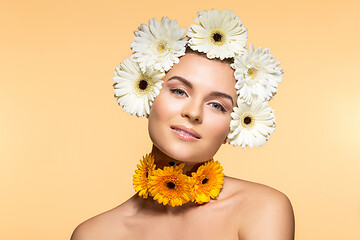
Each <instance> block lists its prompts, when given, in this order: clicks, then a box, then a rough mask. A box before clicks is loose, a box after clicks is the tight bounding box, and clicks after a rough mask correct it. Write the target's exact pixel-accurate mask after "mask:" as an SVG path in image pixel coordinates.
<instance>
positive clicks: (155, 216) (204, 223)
mask: <svg viewBox="0 0 360 240" xmlns="http://www.w3.org/2000/svg"><path fill="white" fill-rule="evenodd" d="M98 239H102V240H122V239H132V240H137V239H139V240H140V239H141V240H147V239H159V240H162V239H164V240H172V239H174V240H175V239H184V240H185V239H189V240H190V239H199V240H200V239H206V240H211V239H214V240H219V239H223V240H227V239H228V240H235V239H241V240H272V239H274V240H291V239H294V218H293V211H292V207H291V204H290V202H289V200H288V199H287V197H286V196H285V195H284V194H282V193H280V192H279V191H277V190H275V189H272V188H270V187H267V186H264V185H261V184H256V183H252V182H247V181H243V180H239V179H235V178H231V177H225V179H224V185H223V189H222V190H221V193H220V195H219V197H218V198H217V199H215V200H211V201H210V202H209V203H207V204H203V205H197V204H195V203H187V204H185V205H183V206H180V207H171V206H163V205H160V204H158V203H157V202H155V201H154V200H152V199H143V198H140V197H138V196H137V195H136V194H135V195H134V196H133V197H132V198H130V199H129V200H128V201H126V202H125V203H123V204H121V205H120V206H118V207H116V208H114V209H112V210H110V211H108V212H105V213H102V214H100V215H98V216H95V217H93V218H91V219H89V220H87V221H85V222H84V223H82V224H80V225H79V226H78V227H77V228H76V229H75V231H74V233H73V236H72V237H71V240H98Z"/></svg>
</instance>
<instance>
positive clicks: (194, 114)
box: [181, 99, 203, 123]
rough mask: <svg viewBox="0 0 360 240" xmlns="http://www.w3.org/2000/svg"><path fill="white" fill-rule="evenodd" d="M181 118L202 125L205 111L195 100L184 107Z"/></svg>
mask: <svg viewBox="0 0 360 240" xmlns="http://www.w3.org/2000/svg"><path fill="white" fill-rule="evenodd" d="M181 116H182V117H184V118H189V120H190V121H192V122H198V123H202V120H203V109H202V107H201V103H200V102H199V101H197V100H195V99H194V100H192V101H189V102H187V104H185V105H184V106H183V109H182V112H181Z"/></svg>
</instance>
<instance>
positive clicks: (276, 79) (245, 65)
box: [231, 44, 283, 104]
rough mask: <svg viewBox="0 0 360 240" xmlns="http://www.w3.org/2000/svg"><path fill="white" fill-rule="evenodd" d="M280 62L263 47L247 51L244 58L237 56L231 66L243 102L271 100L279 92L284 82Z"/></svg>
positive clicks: (251, 48) (251, 47) (251, 46)
mask: <svg viewBox="0 0 360 240" xmlns="http://www.w3.org/2000/svg"><path fill="white" fill-rule="evenodd" d="M279 65H280V63H279V62H276V61H275V57H274V56H273V55H271V54H270V49H268V48H265V49H261V47H259V48H257V49H256V50H255V51H254V47H253V45H252V44H250V50H249V51H247V50H245V52H244V54H243V55H242V56H236V57H235V61H234V63H233V64H232V65H231V66H232V68H234V69H235V73H234V75H235V78H236V80H237V83H236V85H235V87H236V89H237V93H238V95H239V96H240V98H241V100H242V101H243V102H246V103H248V104H251V102H252V101H265V100H270V99H271V98H272V97H273V96H274V95H275V94H276V92H277V88H276V87H277V86H278V83H280V82H281V81H282V75H283V70H282V69H281V68H279V67H278V66H279Z"/></svg>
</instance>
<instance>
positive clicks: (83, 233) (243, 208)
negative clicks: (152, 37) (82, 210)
mask: <svg viewBox="0 0 360 240" xmlns="http://www.w3.org/2000/svg"><path fill="white" fill-rule="evenodd" d="M236 98H237V95H236V91H235V78H234V74H233V69H231V67H230V66H229V64H227V63H224V62H220V61H213V60H209V59H207V58H206V57H203V56H200V55H198V54H194V53H187V54H186V55H185V56H183V57H182V58H181V59H180V62H179V63H178V64H176V65H175V66H173V68H172V69H171V70H170V71H169V72H168V73H167V75H166V76H165V79H164V84H163V87H162V89H161V91H160V93H159V95H158V96H157V97H156V98H155V100H154V102H153V105H152V107H151V110H150V116H149V134H150V138H151V140H152V142H153V143H154V145H153V150H152V153H153V154H154V156H155V163H156V166H157V167H159V168H163V167H164V166H168V165H169V162H175V164H178V163H181V162H184V163H185V164H186V165H185V167H184V169H183V173H184V174H187V175H190V174H191V172H193V171H196V169H197V168H198V167H199V166H200V165H201V164H202V163H204V162H205V161H207V160H209V159H211V158H212V157H213V156H214V155H215V153H216V152H217V151H218V149H219V148H220V146H221V145H222V144H223V143H225V142H226V137H227V135H228V133H229V124H230V120H231V117H230V113H231V111H232V108H233V106H234V104H235V103H236ZM179 126H180V128H181V129H183V130H184V128H182V127H186V128H185V130H186V129H191V131H192V133H194V132H196V134H197V135H198V137H197V138H196V139H195V137H191V136H190V135H189V134H186V133H184V132H181V136H180V137H179V134H178V132H179V131H178V130H176V129H177V128H179ZM174 129H175V130H174ZM174 132H175V133H174ZM183 135H185V138H184V137H182V136H183ZM188 138H191V139H192V140H191V141H189V140H187V139H188ZM293 238H294V216H293V211H292V207H291V203H290V201H289V200H288V198H287V197H286V196H285V195H284V194H282V193H281V192H279V191H277V190H275V189H272V188H270V187H267V186H265V185H261V184H257V183H252V182H248V181H244V180H240V179H235V178H231V177H225V178H224V185H223V188H222V189H221V192H220V194H219V196H218V197H217V198H216V199H212V200H210V202H208V203H206V204H202V205H198V204H196V203H192V202H189V203H186V204H184V205H182V206H176V207H171V206H169V205H167V206H163V205H161V204H159V203H157V202H156V201H155V200H153V199H152V198H151V197H150V198H148V199H143V198H141V197H139V196H137V195H136V194H135V195H134V196H133V197H131V198H130V199H129V200H127V201H126V202H124V203H123V204H121V205H120V206H118V207H116V208H114V209H112V210H109V211H107V212H105V213H102V214H100V215H98V216H95V217H93V218H91V219H89V220H87V221H85V222H84V223H82V224H80V225H79V226H78V227H77V228H76V229H75V231H74V233H73V235H72V237H71V240H122V239H131V240H137V239H141V240H147V239H159V240H162V239H164V240H177V239H182V240H187V239H189V240H190V239H191V240H192V239H197V240H200V239H206V240H211V239H214V240H220V239H221V240H235V239H241V240H292V239H293Z"/></svg>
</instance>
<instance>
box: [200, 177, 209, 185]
mask: <svg viewBox="0 0 360 240" xmlns="http://www.w3.org/2000/svg"><path fill="white" fill-rule="evenodd" d="M208 181H209V179H207V178H204V179H203V180H202V181H201V183H202V184H206V183H207V182H208Z"/></svg>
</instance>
